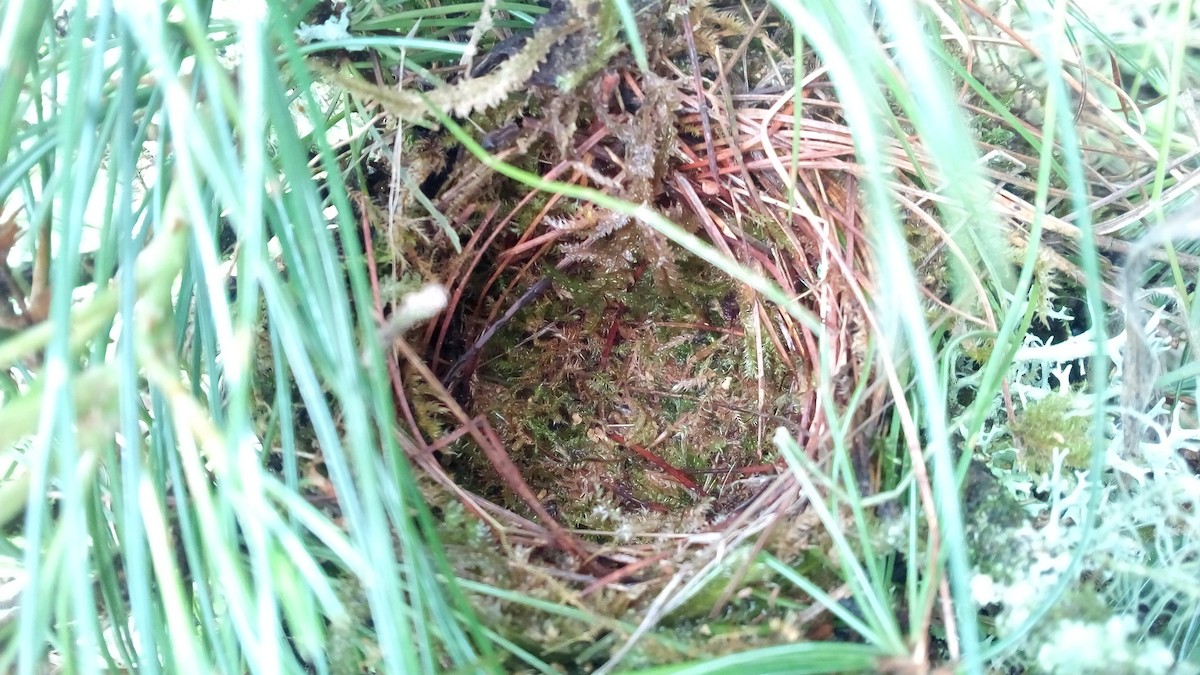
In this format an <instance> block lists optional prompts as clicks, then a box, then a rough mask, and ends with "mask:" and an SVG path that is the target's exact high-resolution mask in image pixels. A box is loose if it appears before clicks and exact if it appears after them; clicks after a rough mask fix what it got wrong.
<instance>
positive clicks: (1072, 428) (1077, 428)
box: [1010, 392, 1092, 473]
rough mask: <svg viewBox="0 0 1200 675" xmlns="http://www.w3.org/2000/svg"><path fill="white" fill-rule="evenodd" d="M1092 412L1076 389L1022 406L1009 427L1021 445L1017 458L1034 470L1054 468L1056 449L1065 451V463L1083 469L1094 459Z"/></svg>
mask: <svg viewBox="0 0 1200 675" xmlns="http://www.w3.org/2000/svg"><path fill="white" fill-rule="evenodd" d="M1091 426H1092V425H1091V415H1090V414H1088V413H1087V412H1086V411H1085V410H1082V409H1081V407H1080V405H1079V396H1078V395H1077V394H1075V393H1074V392H1055V393H1052V394H1050V395H1048V396H1046V397H1045V398H1042V399H1040V400H1038V401H1031V402H1030V403H1028V404H1027V405H1026V406H1025V407H1024V408H1022V409H1021V410H1019V411H1018V412H1017V414H1016V416H1015V418H1014V419H1013V422H1012V425H1011V427H1010V430H1011V431H1012V434H1013V438H1014V439H1015V440H1016V441H1017V444H1018V446H1019V447H1020V453H1019V456H1018V457H1019V459H1018V461H1019V462H1020V463H1021V465H1022V466H1023V467H1024V468H1025V469H1026V470H1027V471H1030V472H1031V473H1046V472H1048V471H1050V470H1051V469H1052V468H1053V464H1054V455H1055V453H1056V452H1063V451H1065V452H1066V457H1065V458H1064V459H1063V466H1064V467H1070V468H1074V469H1082V468H1085V467H1087V466H1088V464H1089V462H1090V459H1091V437H1092V436H1091V434H1092V432H1091Z"/></svg>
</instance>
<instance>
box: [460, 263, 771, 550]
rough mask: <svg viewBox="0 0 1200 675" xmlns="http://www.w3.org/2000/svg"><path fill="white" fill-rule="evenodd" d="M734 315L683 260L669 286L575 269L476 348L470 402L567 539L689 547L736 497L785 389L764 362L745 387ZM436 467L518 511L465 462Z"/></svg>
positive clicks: (490, 475) (725, 283) (745, 366)
mask: <svg viewBox="0 0 1200 675" xmlns="http://www.w3.org/2000/svg"><path fill="white" fill-rule="evenodd" d="M743 305H744V301H743V298H742V296H741V295H740V294H739V293H738V291H737V289H736V287H735V285H734V284H732V283H731V282H730V281H729V280H728V279H727V278H725V277H724V276H723V275H721V274H720V273H719V272H717V271H715V270H713V269H712V268H711V267H709V266H708V265H706V264H704V263H703V262H701V261H698V260H694V259H688V258H683V259H680V260H679V261H677V276H673V277H670V278H663V277H661V276H658V275H655V274H652V273H649V272H648V271H646V270H644V269H642V270H639V269H638V266H636V265H635V266H634V267H633V269H632V270H631V271H628V272H624V273H610V272H605V271H600V270H595V269H587V268H581V267H578V266H577V269H575V270H574V271H573V272H572V273H571V276H570V277H569V278H561V279H560V280H559V281H558V282H557V283H556V284H555V285H554V286H553V287H552V290H551V291H550V292H548V293H547V294H546V295H544V296H543V297H542V298H541V299H540V300H538V301H536V302H534V303H532V304H530V305H529V306H527V307H525V308H523V309H522V310H521V312H520V313H519V314H518V315H517V316H516V318H515V319H514V321H513V322H512V323H511V324H509V326H507V327H506V328H505V329H503V330H501V331H500V332H499V333H498V334H497V335H496V336H495V337H494V338H493V340H492V341H491V342H490V343H489V345H488V347H487V348H486V349H485V350H484V353H483V356H482V358H481V361H480V366H479V369H478V372H477V376H476V378H475V379H474V381H473V383H472V385H471V387H470V394H469V398H470V403H471V404H472V405H473V407H474V408H475V409H476V412H477V413H480V414H484V415H486V417H487V419H488V421H489V423H490V424H491V425H492V427H493V428H494V429H496V431H497V433H498V434H499V436H500V438H501V440H502V441H503V442H504V444H505V448H506V450H507V451H508V453H509V454H510V456H511V457H512V459H513V460H514V461H515V462H516V463H517V465H518V466H519V467H521V468H522V471H523V476H524V478H525V480H526V481H527V482H528V483H529V484H530V485H531V487H533V489H534V491H535V492H536V493H538V495H539V498H540V499H542V501H543V503H545V504H547V505H548V506H549V507H550V508H552V509H553V510H554V511H555V512H556V513H557V515H558V516H559V518H560V519H561V521H562V522H563V524H564V525H566V526H567V527H571V528H577V529H582V530H602V531H613V530H617V531H618V532H620V533H621V534H623V535H624V536H625V537H631V536H633V535H635V534H636V533H638V532H641V531H647V530H649V531H671V532H694V531H696V530H697V528H700V527H704V526H705V525H706V524H707V523H708V521H710V520H712V519H714V518H716V517H717V516H719V515H720V514H722V513H727V512H729V511H731V510H732V509H734V508H736V507H737V506H738V504H739V503H741V502H743V501H744V500H745V499H747V498H748V497H749V496H751V493H752V489H751V487H750V486H749V484H750V483H753V482H755V480H756V475H757V473H756V468H758V467H763V465H764V464H769V463H770V462H771V461H772V458H771V455H770V453H771V451H770V447H769V444H766V443H765V439H764V434H763V433H760V430H763V429H769V428H773V426H774V423H773V422H772V420H773V419H777V418H778V417H779V416H782V415H784V414H786V413H787V407H788V405H789V404H788V400H789V397H788V396H787V395H786V394H787V392H788V391H789V387H790V386H791V385H790V381H791V379H792V376H790V375H788V374H787V373H785V372H783V371H782V369H780V368H775V367H772V362H771V361H772V360H771V357H770V354H769V353H766V354H765V355H764V359H765V362H764V367H763V368H762V377H761V378H760V377H759V367H758V351H757V346H756V345H755V343H754V342H753V341H752V340H748V339H747V337H746V335H747V334H748V333H747V332H746V331H745V330H744V329H743V325H742V324H743V322H748V321H750V320H751V319H752V317H751V313H752V311H753V309H752V308H750V307H744V306H743ZM646 453H652V454H653V455H655V456H657V457H658V458H660V460H661V462H655V461H652V460H648V459H646V457H645V455H646ZM448 464H449V468H450V469H451V470H452V472H453V473H454V474H455V476H456V478H457V479H458V480H460V481H462V484H463V486H464V487H467V488H468V489H472V490H474V491H477V492H478V493H480V494H482V495H483V496H485V497H488V498H491V499H495V500H496V501H498V502H499V503H501V504H503V505H505V506H507V507H508V508H512V509H515V510H518V511H521V510H523V506H522V504H521V502H520V500H519V499H518V498H516V497H515V496H514V495H512V494H511V493H510V492H509V491H508V490H507V489H506V488H502V487H501V485H502V484H503V483H502V482H501V481H499V480H498V478H497V477H496V475H495V473H494V471H493V470H492V469H491V467H490V465H489V464H488V463H487V461H486V459H485V458H483V457H481V456H480V455H479V454H478V453H476V452H473V450H472V449H471V448H469V447H464V448H463V450H462V451H461V452H459V453H458V454H457V456H456V457H455V458H454V459H452V460H451V461H450V462H449V463H448ZM665 465H669V466H670V467H671V468H667V467H666V466H665ZM671 469H674V471H672V470H671Z"/></svg>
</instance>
